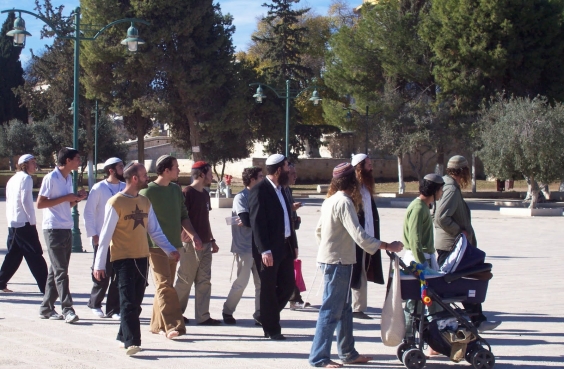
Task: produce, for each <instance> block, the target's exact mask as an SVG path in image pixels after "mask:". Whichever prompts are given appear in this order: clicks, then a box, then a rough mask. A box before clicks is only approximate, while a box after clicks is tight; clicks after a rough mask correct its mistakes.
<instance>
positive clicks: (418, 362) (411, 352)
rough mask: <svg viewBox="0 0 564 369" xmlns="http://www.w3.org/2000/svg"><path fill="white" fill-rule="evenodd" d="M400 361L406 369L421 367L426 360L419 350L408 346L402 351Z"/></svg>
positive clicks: (419, 368)
mask: <svg viewBox="0 0 564 369" xmlns="http://www.w3.org/2000/svg"><path fill="white" fill-rule="evenodd" d="M402 361H403V365H405V367H406V368H407V369H422V368H423V367H424V366H425V363H426V361H427V360H426V358H425V354H423V352H421V350H419V349H416V348H410V349H408V350H407V351H405V352H404V353H403V360H402Z"/></svg>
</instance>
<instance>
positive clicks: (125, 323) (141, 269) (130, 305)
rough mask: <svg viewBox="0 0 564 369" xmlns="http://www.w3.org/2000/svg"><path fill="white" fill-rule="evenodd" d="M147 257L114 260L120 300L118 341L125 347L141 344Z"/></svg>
mask: <svg viewBox="0 0 564 369" xmlns="http://www.w3.org/2000/svg"><path fill="white" fill-rule="evenodd" d="M148 265H149V260H148V258H140V259H123V260H116V261H114V273H115V275H116V278H117V283H118V290H119V302H120V304H119V305H120V316H121V318H120V326H119V332H118V335H117V339H118V341H121V342H123V344H124V346H125V348H128V347H129V346H141V322H140V320H139V315H141V304H142V303H143V297H144V296H145V288H146V287H147V269H148V268H147V267H148Z"/></svg>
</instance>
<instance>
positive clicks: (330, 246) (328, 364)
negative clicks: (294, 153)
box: [309, 163, 403, 368]
mask: <svg viewBox="0 0 564 369" xmlns="http://www.w3.org/2000/svg"><path fill="white" fill-rule="evenodd" d="M361 202H362V197H361V195H360V185H359V183H358V180H357V179H356V175H355V171H354V167H353V166H352V165H351V164H349V163H342V164H339V165H337V166H336V167H335V168H334V169H333V179H332V180H331V184H330V185H329V191H328V193H327V199H326V200H325V201H323V205H322V206H321V217H320V218H319V222H318V223H317V228H316V230H315V237H316V240H317V244H318V245H319V251H318V253H317V262H318V263H319V267H320V268H321V270H322V271H323V278H324V281H323V284H324V289H323V302H322V303H321V307H320V308H319V316H318V318H317V324H316V326H315V334H314V336H313V344H312V347H311V352H310V355H309V363H310V365H311V366H316V367H324V368H340V367H342V365H341V364H339V363H336V362H334V361H332V360H331V344H332V342H333V334H334V333H335V330H336V331H337V349H338V353H339V358H340V359H341V361H342V362H343V364H364V363H367V362H369V361H370V360H372V358H371V357H369V356H364V355H360V354H359V353H358V352H357V351H356V349H355V347H354V337H353V317H352V308H351V288H350V283H351V275H352V267H353V265H354V264H355V263H357V262H358V261H357V259H356V252H355V243H356V244H357V245H359V246H360V247H362V248H363V249H364V250H366V251H367V252H368V253H369V254H374V253H375V252H376V251H377V250H379V249H383V250H389V251H392V252H399V251H401V250H402V248H403V245H402V243H401V242H397V241H395V242H392V243H386V242H383V241H380V240H378V239H376V238H374V237H371V236H369V235H368V234H367V233H366V231H364V229H363V228H362V227H361V226H360V223H359V222H358V216H357V215H356V214H357V211H358V209H359V207H360V206H361Z"/></svg>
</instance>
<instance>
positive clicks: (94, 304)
mask: <svg viewBox="0 0 564 369" xmlns="http://www.w3.org/2000/svg"><path fill="white" fill-rule="evenodd" d="M93 247H94V260H96V253H97V252H98V245H93ZM92 268H94V264H92ZM113 269H114V268H113V263H112V262H111V261H110V253H109V252H108V258H107V259H106V277H105V278H103V279H102V280H101V281H99V280H97V279H96V278H94V275H92V282H93V283H94V285H93V286H92V291H91V292H90V300H88V307H89V308H90V309H95V308H102V301H103V300H104V297H105V296H106V291H108V298H107V300H106V316H107V317H108V318H109V317H111V316H112V315H113V314H119V292H118V287H117V281H116V278H114V271H113ZM108 286H109V287H110V289H109V290H108Z"/></svg>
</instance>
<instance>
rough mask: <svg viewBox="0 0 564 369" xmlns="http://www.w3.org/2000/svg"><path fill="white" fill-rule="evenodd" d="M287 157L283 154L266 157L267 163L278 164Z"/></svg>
mask: <svg viewBox="0 0 564 369" xmlns="http://www.w3.org/2000/svg"><path fill="white" fill-rule="evenodd" d="M284 159H286V157H285V156H284V155H282V154H273V155H270V156H269V157H268V159H266V165H276V164H278V163H280V162H281V161H283V160H284Z"/></svg>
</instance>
